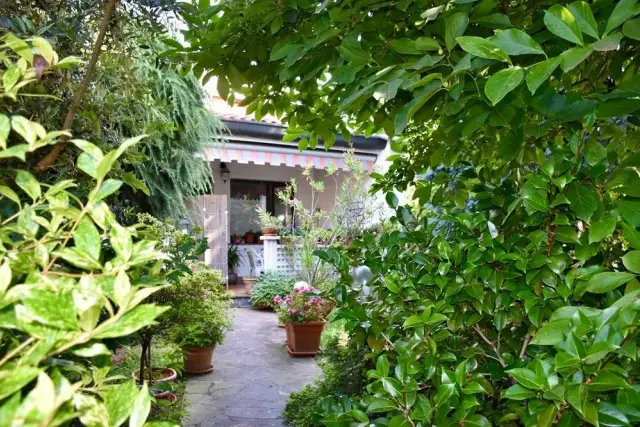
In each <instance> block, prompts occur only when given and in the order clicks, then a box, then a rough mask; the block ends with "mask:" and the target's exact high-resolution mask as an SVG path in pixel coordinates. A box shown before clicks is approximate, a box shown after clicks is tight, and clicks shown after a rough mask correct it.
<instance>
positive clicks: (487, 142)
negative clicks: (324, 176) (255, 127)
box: [182, 0, 640, 427]
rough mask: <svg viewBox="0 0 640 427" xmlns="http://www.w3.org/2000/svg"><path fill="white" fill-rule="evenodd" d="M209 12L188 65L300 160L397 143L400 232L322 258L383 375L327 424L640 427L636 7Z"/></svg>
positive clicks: (296, 5)
mask: <svg viewBox="0 0 640 427" xmlns="http://www.w3.org/2000/svg"><path fill="white" fill-rule="evenodd" d="M204 3H205V2H200V5H199V6H200V7H197V6H185V8H184V15H185V19H186V21H187V22H188V24H189V30H188V31H187V32H185V36H186V38H187V40H188V41H189V42H190V46H189V47H188V48H184V49H182V50H183V51H185V52H186V53H187V54H188V55H191V57H192V58H193V59H194V60H196V61H198V62H199V64H200V68H201V70H202V72H203V73H210V75H216V76H217V77H218V90H219V91H220V93H222V95H223V96H224V97H229V98H232V97H234V96H235V94H236V93H237V94H242V96H243V100H242V103H243V104H244V105H247V107H248V110H249V111H250V112H255V114H256V116H261V115H263V114H266V113H271V114H276V115H279V116H282V118H283V120H284V121H285V122H287V123H288V124H289V127H288V136H287V139H288V140H290V141H293V140H296V139H297V140H298V143H299V144H300V146H301V147H302V148H305V147H306V146H311V147H315V146H316V145H317V144H318V143H319V142H324V144H325V145H326V146H331V145H332V142H333V140H334V138H335V134H336V132H340V133H342V134H343V135H344V136H345V137H348V134H349V133H350V132H351V131H356V132H362V133H365V134H372V133H376V132H380V131H384V132H386V133H387V134H388V135H389V136H393V137H394V140H393V142H392V148H393V149H394V151H395V154H394V155H393V156H391V158H390V160H391V161H392V165H391V167H390V169H389V171H388V172H387V173H385V174H384V175H374V177H375V178H376V180H377V182H376V184H375V186H374V189H375V190H378V191H382V192H385V193H386V199H387V202H388V204H389V205H390V206H391V207H392V208H393V209H394V210H395V215H394V216H393V218H392V221H393V222H394V223H395V225H396V229H395V230H393V231H387V232H384V233H382V234H381V235H380V236H378V237H374V236H371V235H368V236H365V237H363V238H362V239H360V240H358V241H356V242H354V243H352V245H351V247H350V248H349V249H348V250H345V249H340V248H334V249H331V250H326V251H321V252H319V253H318V255H319V256H321V257H322V258H323V259H325V260H326V261H328V262H331V263H333V264H334V265H336V266H337V267H338V268H339V270H340V272H341V277H342V280H341V282H340V284H339V285H338V286H337V287H336V295H335V297H336V300H337V309H336V311H335V313H334V316H335V317H336V318H339V319H344V320H345V321H346V327H347V329H348V330H349V331H351V332H352V333H353V334H355V335H356V337H357V338H358V342H359V344H360V345H362V346H367V347H368V349H369V351H368V357H371V358H373V359H375V360H376V369H374V370H371V371H370V372H369V374H368V385H367V388H366V391H365V392H364V393H363V396H360V397H359V398H354V399H344V398H343V399H340V400H336V401H334V402H333V403H326V402H324V403H323V405H322V408H321V409H322V410H323V411H324V412H323V413H324V415H325V416H324V418H323V419H322V420H321V422H322V423H323V424H325V425H332V426H335V425H344V426H348V425H352V423H355V424H356V425H370V424H373V425H387V426H393V427H397V426H426V425H453V424H458V425H470V426H488V425H494V424H499V425H530V426H551V425H553V424H557V425H561V426H570V425H572V424H573V425H576V424H584V423H588V424H592V425H596V426H597V425H632V424H637V423H639V422H640V413H638V411H637V408H638V406H639V405H640V394H639V393H640V389H639V388H638V386H637V380H638V375H639V372H638V371H639V367H640V365H639V364H638V361H637V358H638V349H637V344H638V327H639V325H640V319H639V317H638V311H639V310H640V299H639V296H640V285H639V284H638V280H637V279H636V274H638V273H640V264H639V261H638V260H639V259H640V252H639V251H638V250H640V233H639V231H638V228H637V227H638V226H640V214H639V212H640V199H639V197H640V193H639V192H638V188H639V186H638V180H639V179H640V178H639V176H638V171H637V168H638V166H640V163H639V159H638V155H637V150H638V125H640V121H639V120H638V116H637V114H638V111H639V110H640V100H638V96H639V95H640V80H639V79H638V76H637V69H638V59H637V52H638V47H639V46H640V45H639V43H638V40H640V33H639V28H640V19H638V18H636V15H637V14H638V13H640V7H639V6H638V5H637V2H636V1H635V0H622V1H607V0H603V1H597V2H590V3H588V2H583V1H577V2H573V3H570V4H567V3H558V2H552V1H537V2H530V1H513V2H498V1H494V0H481V1H472V0H469V1H467V0H459V1H452V2H448V1H435V2H427V1H419V0H418V1H413V0H398V1H388V2H377V3H374V2H353V1H345V2H329V1H324V2H310V1H296V0H288V1H272V0H256V1H249V2H242V3H239V2H232V3H221V4H218V5H215V6H211V7H209V6H208V5H205V4H204ZM205 34H206V36H205ZM407 189H411V190H412V194H413V200H412V201H411V203H409V204H407V205H401V204H400V203H399V201H398V197H397V196H396V194H395V193H394V191H398V190H400V191H404V190H407ZM358 265H365V266H367V267H368V268H369V269H370V270H371V273H372V274H371V276H370V277H371V278H370V279H369V280H366V281H354V279H353V278H352V277H351V275H350V271H351V269H352V268H353V267H354V266H358Z"/></svg>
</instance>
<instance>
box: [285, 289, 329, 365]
mask: <svg viewBox="0 0 640 427" xmlns="http://www.w3.org/2000/svg"><path fill="white" fill-rule="evenodd" d="M273 301H274V303H275V304H277V306H278V309H277V310H278V316H279V318H280V320H281V321H282V322H283V323H284V324H285V330H286V332H287V350H288V351H289V354H291V355H292V356H315V354H316V353H317V352H318V350H319V349H320V336H321V335H322V329H323V328H324V324H325V319H326V317H327V315H328V314H329V312H330V311H331V305H330V304H329V302H328V301H327V300H326V299H324V298H323V297H322V296H321V295H320V291H319V290H318V289H315V288H299V289H294V290H293V292H291V293H290V294H288V295H287V296H285V297H284V298H282V297H280V296H277V297H275V298H274V300H273Z"/></svg>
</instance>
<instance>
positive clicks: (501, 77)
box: [484, 67, 524, 105]
mask: <svg viewBox="0 0 640 427" xmlns="http://www.w3.org/2000/svg"><path fill="white" fill-rule="evenodd" d="M523 78H524V71H522V68H520V67H509V68H506V69H504V70H500V71H498V72H497V73H495V74H494V75H492V76H491V77H490V78H489V80H487V84H486V85H485V87H484V93H485V94H486V95H487V97H488V98H489V100H490V101H491V103H492V104H493V105H496V104H497V103H498V102H500V100H502V98H504V97H505V96H506V95H507V94H508V93H509V92H511V91H512V90H513V89H515V88H516V87H518V86H519V85H520V83H522V79H523Z"/></svg>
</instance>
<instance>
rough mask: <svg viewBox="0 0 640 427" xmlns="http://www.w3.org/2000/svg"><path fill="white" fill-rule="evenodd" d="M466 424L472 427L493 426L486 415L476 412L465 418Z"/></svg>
mask: <svg viewBox="0 0 640 427" xmlns="http://www.w3.org/2000/svg"><path fill="white" fill-rule="evenodd" d="M464 425H465V426H471V427H491V423H490V422H489V420H487V419H486V418H485V417H483V416H482V415H479V414H474V415H471V416H470V417H468V418H467V419H465V420H464Z"/></svg>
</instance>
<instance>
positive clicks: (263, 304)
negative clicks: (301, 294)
mask: <svg viewBox="0 0 640 427" xmlns="http://www.w3.org/2000/svg"><path fill="white" fill-rule="evenodd" d="M291 291H293V280H292V279H291V277H289V276H288V275H286V274H283V273H279V272H277V271H272V270H267V271H265V272H264V273H262V274H261V275H260V276H259V277H258V279H257V280H256V283H255V284H254V285H253V287H252V288H251V298H250V299H249V302H250V303H251V305H252V306H253V307H258V308H270V309H275V308H276V304H275V303H274V302H273V299H274V298H275V297H278V296H279V297H283V296H285V295H287V294H289V293H290V292H291Z"/></svg>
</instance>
